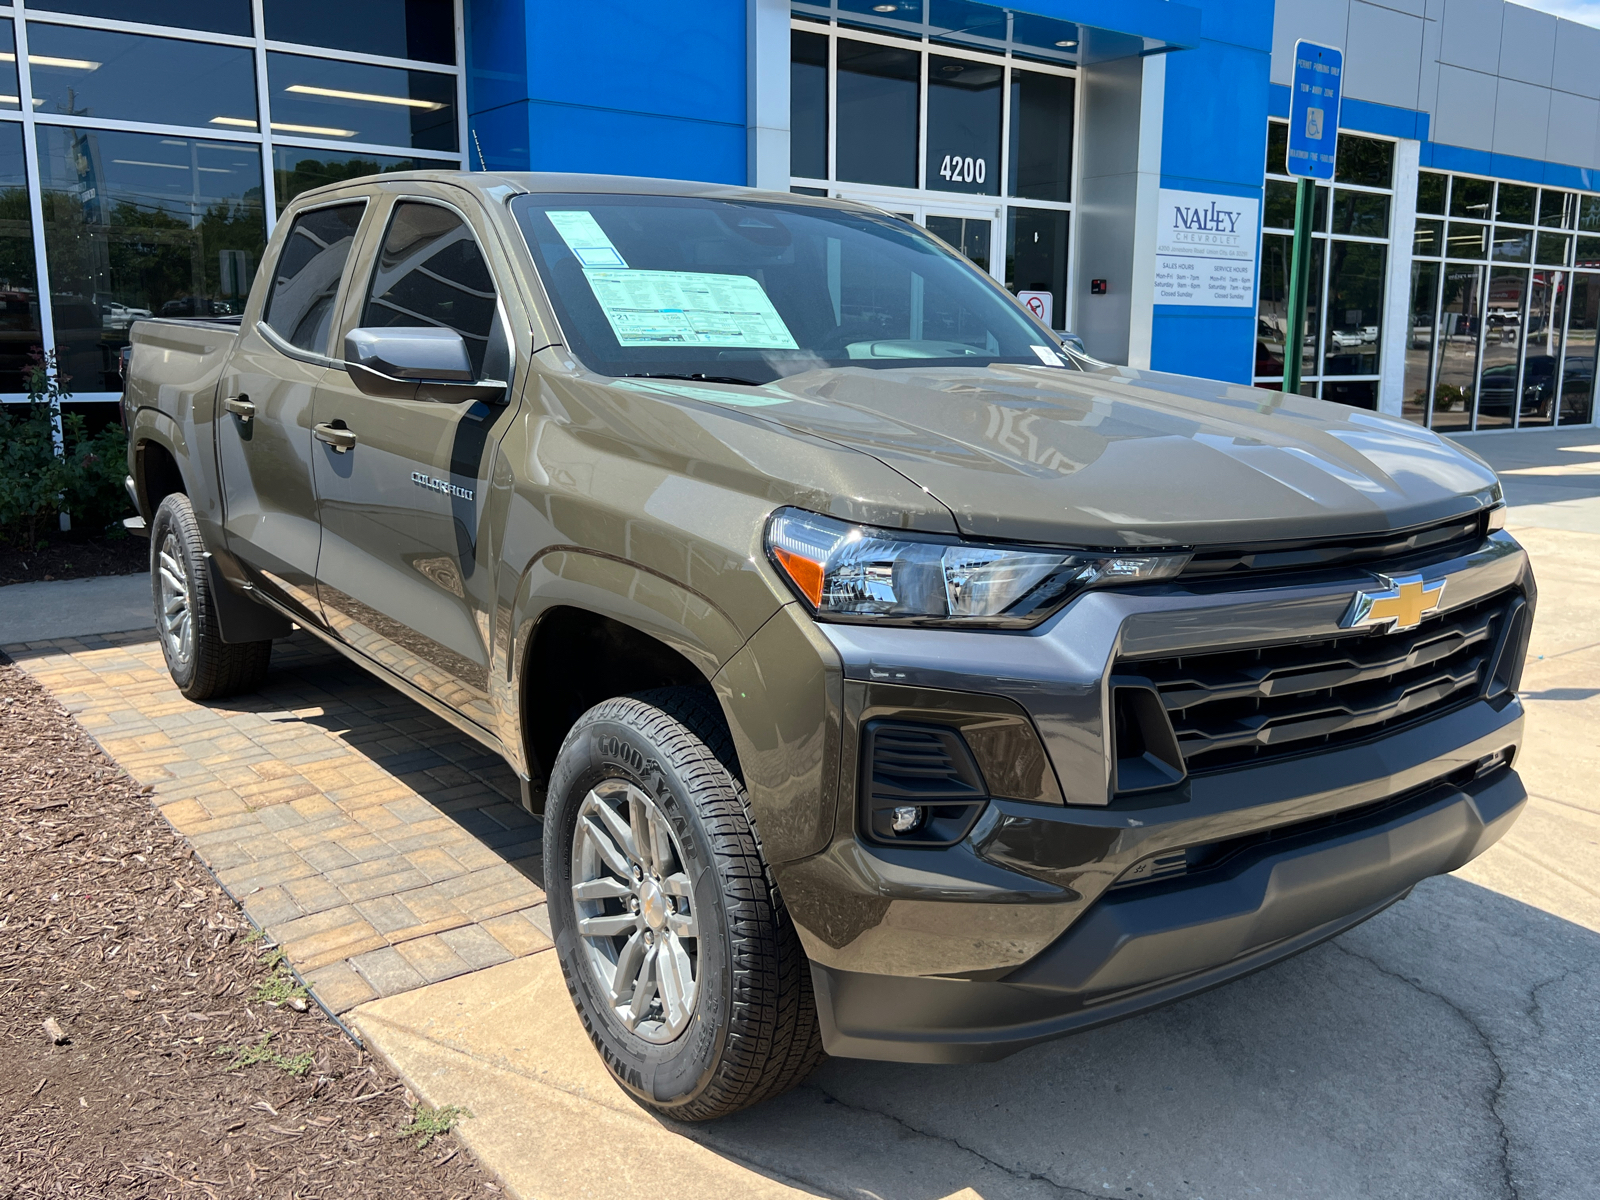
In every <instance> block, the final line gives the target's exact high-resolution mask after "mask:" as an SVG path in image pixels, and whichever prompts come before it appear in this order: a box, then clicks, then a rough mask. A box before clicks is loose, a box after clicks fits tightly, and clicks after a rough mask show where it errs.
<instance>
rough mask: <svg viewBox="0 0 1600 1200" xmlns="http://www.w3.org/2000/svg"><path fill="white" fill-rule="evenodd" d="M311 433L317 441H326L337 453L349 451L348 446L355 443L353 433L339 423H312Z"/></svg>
mask: <svg viewBox="0 0 1600 1200" xmlns="http://www.w3.org/2000/svg"><path fill="white" fill-rule="evenodd" d="M311 433H312V436H314V437H315V438H316V439H317V441H319V442H327V443H328V445H330V446H332V447H333V448H334V450H335V452H337V453H339V454H347V453H349V451H350V448H351V447H352V446H354V445H355V444H356V435H355V433H354V432H353V431H352V430H349V429H345V428H344V427H342V426H339V425H326V424H324V425H313V426H312V427H311Z"/></svg>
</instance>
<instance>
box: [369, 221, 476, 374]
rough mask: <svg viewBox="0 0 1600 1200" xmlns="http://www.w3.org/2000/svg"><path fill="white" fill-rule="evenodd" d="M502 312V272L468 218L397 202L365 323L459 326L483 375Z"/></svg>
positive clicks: (371, 290) (458, 331)
mask: <svg viewBox="0 0 1600 1200" xmlns="http://www.w3.org/2000/svg"><path fill="white" fill-rule="evenodd" d="M494 318H495V291H494V278H493V276H492V275H490V273H489V264H488V263H486V262H484V261H483V252H482V251H481V250H479V249H478V243H477V241H476V240H475V239H474V238H473V236H472V230H471V229H469V228H468V227H467V224H466V222H465V221H463V220H462V219H461V218H460V217H459V216H457V215H456V214H455V213H453V212H451V211H450V210H449V209H448V208H441V207H440V206H439V205H437V204H422V203H418V202H415V201H409V200H408V201H402V202H401V203H399V204H397V205H395V208H394V216H392V217H391V218H390V219H389V231H388V232H387V233H386V234H384V237H383V247H382V249H380V250H379V252H378V262H377V265H376V266H375V267H373V270H372V283H371V285H370V286H369V287H368V289H367V303H366V306H365V307H364V308H363V309H362V311H361V324H362V326H363V327H367V328H370V327H372V326H382V325H411V326H416V325H434V326H444V327H445V328H447V329H454V330H455V331H456V332H457V333H459V334H460V335H461V336H462V338H463V339H465V341H466V343H467V353H468V354H469V355H470V356H471V357H472V369H473V372H474V373H475V374H476V375H477V376H478V377H479V378H480V379H481V378H482V377H483V359H484V354H485V353H486V351H487V350H488V346H489V335H490V333H491V332H492V331H493V330H494Z"/></svg>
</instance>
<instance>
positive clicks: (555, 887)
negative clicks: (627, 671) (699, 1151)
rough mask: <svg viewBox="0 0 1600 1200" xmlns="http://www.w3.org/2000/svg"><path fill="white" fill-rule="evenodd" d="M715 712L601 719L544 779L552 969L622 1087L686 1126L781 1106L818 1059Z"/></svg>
mask: <svg viewBox="0 0 1600 1200" xmlns="http://www.w3.org/2000/svg"><path fill="white" fill-rule="evenodd" d="M732 763H733V753H732V749H731V742H730V739H729V737H728V733H727V729H726V727H725V726H724V725H723V723H722V717H721V714H720V712H718V711H717V710H716V706H715V703H714V701H712V700H711V699H709V698H708V697H706V696H704V695H703V694H701V693H699V692H696V691H694V690H691V689H687V688H668V689H662V690H661V691H657V692H647V693H643V694H641V695H639V696H624V697H619V698H617V699H614V700H607V701H605V702H604V703H602V704H599V705H597V706H595V707H594V708H592V709H590V710H589V711H588V712H587V713H585V714H584V716H583V717H582V718H580V719H579V721H578V723H577V724H576V725H575V726H574V727H573V729H572V732H571V733H569V734H568V735H567V739H566V741H565V743H564V744H563V745H562V747H561V753H560V755H559V756H558V757H557V759H556V763H555V767H554V770H552V771H551V775H550V787H549V791H548V793H547V807H546V811H545V838H544V858H545V884H546V888H547V891H548V895H549V905H550V920H551V926H552V930H553V932H554V933H555V940H556V953H557V956H558V957H559V959H560V961H561V970H562V973H563V975H564V976H565V978H566V983H567V990H568V991H569V992H570V993H571V995H572V1000H573V1003H574V1004H575V1005H576V1006H577V1009H578V1013H579V1015H580V1016H581V1017H582V1018H583V1023H584V1028H585V1029H586V1030H587V1031H588V1033H589V1037H590V1039H591V1040H592V1041H593V1042H594V1044H595V1048H596V1049H597V1050H598V1051H599V1052H600V1055H601V1057H602V1058H603V1059H604V1060H605V1063H606V1066H607V1067H608V1068H609V1069H610V1071H611V1073H612V1075H613V1076H615V1077H616V1079H617V1081H618V1082H619V1083H621V1084H622V1086H623V1087H625V1088H626V1089H627V1090H628V1091H629V1092H630V1093H632V1094H633V1096H634V1098H635V1099H637V1100H638V1101H639V1102H640V1103H641V1104H643V1105H644V1106H645V1107H646V1108H649V1109H652V1110H653V1111H655V1112H657V1113H660V1114H661V1115H662V1116H667V1117H672V1118H673V1119H675V1120H680V1121H702V1120H708V1119H711V1118H714V1117H721V1116H726V1115H728V1114H729V1113H733V1112H737V1111H739V1110H740V1109H742V1108H747V1107H749V1106H750V1105H752V1104H757V1103H759V1102H760V1101H762V1100H766V1099H768V1098H770V1097H772V1096H776V1095H778V1094H779V1093H780V1092H784V1091H787V1090H788V1089H789V1088H791V1087H793V1086H794V1085H795V1084H796V1083H798V1082H800V1080H802V1079H804V1078H805V1077H806V1075H808V1074H809V1073H810V1072H811V1070H812V1069H813V1068H814V1067H815V1066H816V1064H817V1063H818V1062H819V1061H820V1060H821V1058H822V1042H821V1034H820V1031H819V1028H818V1025H817V1015H816V1005H815V1002H814V999H813V997H812V992H811V972H810V966H809V964H808V962H807V961H806V957H805V952H804V951H803V950H802V949H801V947H800V941H799V938H798V937H797V936H796V934H795V930H794V926H793V924H792V923H791V921H790V920H789V917H788V914H787V913H786V912H785V911H784V908H783V903H782V901H781V899H780V898H779V896H778V894H777V890H776V889H775V888H774V887H773V884H772V881H771V878H770V876H769V874H768V871H767V867H766V863H765V861H764V859H763V858H762V855H761V847H760V845H759V843H758V841H757V839H756V836H755V833H754V830H753V829H752V827H751V824H750V817H749V812H748V809H747V807H746V803H745V797H744V789H743V785H742V784H741V783H740V781H739V779H738V777H737V775H736V774H735V773H734V771H733V770H731V769H730V766H731V764H732Z"/></svg>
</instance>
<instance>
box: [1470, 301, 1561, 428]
mask: <svg viewBox="0 0 1600 1200" xmlns="http://www.w3.org/2000/svg"><path fill="white" fill-rule="evenodd" d="M1569 286H1570V282H1569V277H1568V276H1567V275H1565V274H1563V273H1562V272H1560V271H1535V272H1534V273H1533V278H1532V281H1531V282H1530V284H1529V287H1528V303H1527V307H1526V315H1525V319H1524V323H1523V328H1524V333H1523V347H1522V387H1521V397H1522V398H1521V401H1520V412H1519V413H1518V416H1517V424H1518V425H1519V426H1529V425H1550V424H1553V423H1554V422H1555V416H1556V384H1557V376H1558V374H1559V372H1560V368H1561V359H1562V352H1561V347H1562V342H1563V339H1564V334H1565V329H1566V324H1567V322H1566V314H1567V293H1568V289H1569ZM1480 404H1481V402H1480Z"/></svg>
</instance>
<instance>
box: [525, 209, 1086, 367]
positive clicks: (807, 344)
mask: <svg viewBox="0 0 1600 1200" xmlns="http://www.w3.org/2000/svg"><path fill="white" fill-rule="evenodd" d="M512 211H513V213H514V214H515V215H516V217H517V220H518V222H519V224H520V225H521V227H522V231H523V235H524V236H525V237H526V238H527V242H528V248H529V249H530V250H531V251H532V252H533V257H534V259H535V261H536V262H537V263H538V267H539V272H540V275H541V276H542V277H543V279H544V282H545V287H546V291H547V292H548V293H549V296H550V300H551V303H552V304H553V305H554V306H555V310H556V317H557V319H558V320H559V321H560V322H561V328H562V331H563V333H564V334H565V337H566V344H567V348H568V349H569V350H570V351H571V352H572V353H573V354H574V355H576V356H577V358H578V359H579V360H580V361H581V362H583V363H584V365H585V366H587V367H589V368H590V369H591V370H594V371H598V372H600V373H601V374H604V375H613V376H655V377H676V378H691V379H705V380H709V381H721V382H730V383H767V382H770V381H771V380H773V379H777V378H780V377H782V376H785V375H793V374H797V373H799V372H801V371H807V370H812V369H814V368H818V367H845V366H853V367H885V368H887V367H896V368H903V367H932V366H939V367H944V366H952V365H960V366H980V367H981V366H986V365H988V364H990V363H1031V364H1033V365H1035V366H1038V365H1039V364H1040V363H1041V362H1043V363H1046V364H1050V365H1057V364H1060V365H1066V363H1067V361H1068V360H1067V358H1066V356H1065V355H1058V346H1057V343H1054V342H1053V341H1052V339H1051V338H1050V337H1049V336H1048V335H1047V334H1046V333H1045V332H1044V331H1043V330H1042V329H1041V328H1040V327H1039V326H1037V325H1035V324H1034V323H1033V322H1032V321H1031V320H1030V319H1029V318H1028V317H1027V316H1025V315H1024V314H1023V313H1022V312H1021V311H1020V310H1019V309H1017V307H1016V306H1015V305H1014V304H1012V303H1011V302H1010V301H1008V300H1007V299H1006V297H1005V295H1004V293H1002V292H1001V291H1000V290H999V288H998V286H997V285H996V284H994V283H993V282H992V281H990V280H989V279H988V277H987V276H985V275H983V274H981V273H980V272H979V271H978V270H977V268H975V267H974V266H972V264H971V263H969V262H967V260H966V259H964V258H961V257H960V256H959V255H956V254H953V253H952V252H950V251H949V250H947V249H945V247H944V246H942V245H941V244H939V243H938V242H936V241H934V240H933V239H932V238H930V237H929V236H928V235H927V234H925V233H924V232H923V231H922V230H920V229H919V228H917V227H916V226H915V225H912V224H911V223H910V222H907V221H903V220H900V219H899V218H896V217H891V216H888V215H887V214H880V213H873V212H862V211H850V210H841V209H835V208H828V207H824V206H821V205H811V204H804V203H795V204H783V203H773V202H768V201H756V200H749V201H747V200H709V199H701V198H698V197H678V196H626V195H551V194H541V195H531V196H519V197H517V198H516V199H515V200H514V201H513V202H512Z"/></svg>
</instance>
